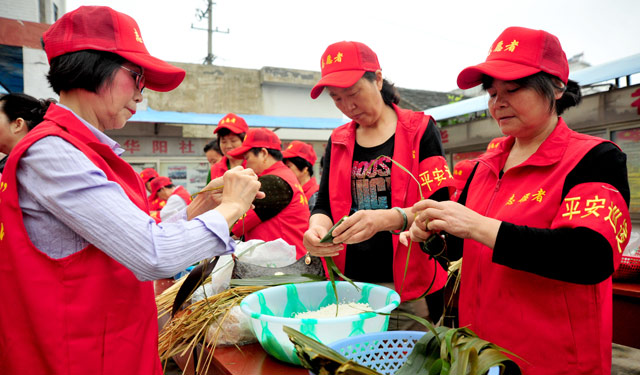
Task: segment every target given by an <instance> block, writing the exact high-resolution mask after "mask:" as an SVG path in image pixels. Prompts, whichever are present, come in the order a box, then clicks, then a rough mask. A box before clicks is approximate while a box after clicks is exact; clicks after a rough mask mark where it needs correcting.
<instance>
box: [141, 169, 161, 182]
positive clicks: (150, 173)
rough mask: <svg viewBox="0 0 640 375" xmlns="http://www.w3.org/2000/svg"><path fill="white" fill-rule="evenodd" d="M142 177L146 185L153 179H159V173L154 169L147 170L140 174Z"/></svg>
mask: <svg viewBox="0 0 640 375" xmlns="http://www.w3.org/2000/svg"><path fill="white" fill-rule="evenodd" d="M140 177H141V178H142V182H143V183H145V184H146V183H147V182H149V180H151V179H152V178H156V177H158V172H156V170H155V169H153V168H146V169H143V170H142V172H140Z"/></svg>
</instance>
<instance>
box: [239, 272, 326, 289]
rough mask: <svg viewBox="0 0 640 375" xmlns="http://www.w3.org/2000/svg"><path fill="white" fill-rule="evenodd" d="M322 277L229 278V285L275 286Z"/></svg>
mask: <svg viewBox="0 0 640 375" xmlns="http://www.w3.org/2000/svg"><path fill="white" fill-rule="evenodd" d="M323 280H325V278H324V277H322V276H318V275H310V274H302V275H288V274H284V275H277V276H276V275H270V276H262V277H256V278H250V279H231V281H230V283H229V285H230V286H232V287H236V286H275V285H283V284H297V283H309V282H313V281H323Z"/></svg>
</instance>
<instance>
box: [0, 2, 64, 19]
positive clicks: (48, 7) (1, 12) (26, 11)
mask: <svg viewBox="0 0 640 375" xmlns="http://www.w3.org/2000/svg"><path fill="white" fill-rule="evenodd" d="M40 3H43V4H44V15H43V16H44V17H43V19H42V20H41V18H40V16H41V15H40ZM54 4H56V5H57V6H58V18H60V17H62V15H63V14H64V13H65V12H66V8H67V2H66V0H0V17H4V18H11V19H16V20H22V21H29V22H41V21H44V23H48V24H52V23H54V22H55V21H56V20H55V19H54V14H53V5H54Z"/></svg>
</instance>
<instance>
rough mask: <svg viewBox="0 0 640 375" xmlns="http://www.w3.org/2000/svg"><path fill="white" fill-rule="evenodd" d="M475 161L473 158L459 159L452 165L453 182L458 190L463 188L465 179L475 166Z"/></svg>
mask: <svg viewBox="0 0 640 375" xmlns="http://www.w3.org/2000/svg"><path fill="white" fill-rule="evenodd" d="M475 165H476V162H475V161H474V160H473V159H467V160H460V161H459V162H457V163H456V165H455V166H454V167H453V183H454V185H455V187H456V189H458V190H462V189H464V185H465V184H466V183H467V179H468V178H469V176H470V175H471V171H473V168H474V167H475Z"/></svg>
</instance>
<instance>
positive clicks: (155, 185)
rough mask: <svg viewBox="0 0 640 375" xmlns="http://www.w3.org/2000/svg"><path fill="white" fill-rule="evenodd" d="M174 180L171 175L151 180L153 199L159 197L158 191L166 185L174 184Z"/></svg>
mask: <svg viewBox="0 0 640 375" xmlns="http://www.w3.org/2000/svg"><path fill="white" fill-rule="evenodd" d="M172 184H173V182H172V181H171V179H170V178H169V177H165V176H158V177H156V178H154V179H153V180H151V199H156V198H157V197H158V191H160V189H162V188H163V187H165V186H168V185H172Z"/></svg>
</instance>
